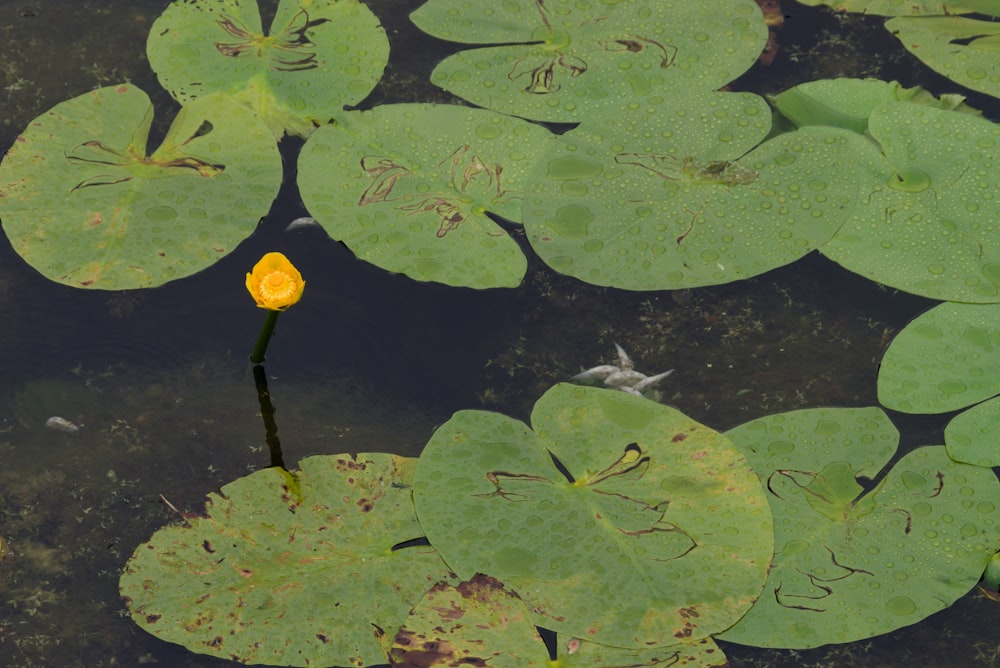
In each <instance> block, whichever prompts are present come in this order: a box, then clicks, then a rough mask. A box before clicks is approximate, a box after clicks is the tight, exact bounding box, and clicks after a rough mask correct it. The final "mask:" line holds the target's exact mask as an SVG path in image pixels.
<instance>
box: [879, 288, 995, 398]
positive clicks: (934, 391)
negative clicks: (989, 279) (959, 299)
mask: <svg viewBox="0 0 1000 668" xmlns="http://www.w3.org/2000/svg"><path fill="white" fill-rule="evenodd" d="M998 330H1000V305H993V304H955V303H945V304H939V305H938V306H935V307H934V308H932V309H930V310H928V311H927V312H926V313H923V314H922V315H920V316H919V317H917V318H916V319H914V320H913V321H912V322H911V323H909V324H908V325H907V326H906V327H905V328H903V330H902V331H901V332H900V333H899V334H897V335H896V338H895V339H893V340H892V343H890V344H889V348H888V349H887V350H886V351H885V355H884V356H883V357H882V365H881V367H879V375H878V398H879V402H880V403H882V404H883V405H884V406H886V407H888V408H892V409H893V410H898V411H902V412H904V413H946V412H948V411H953V410H956V409H959V408H965V407H966V406H971V405H972V404H977V403H979V402H980V401H983V400H984V399H989V398H990V397H993V396H995V395H996V394H998V393H1000V334H998V333H997V332H998Z"/></svg>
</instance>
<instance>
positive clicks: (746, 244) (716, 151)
mask: <svg viewBox="0 0 1000 668" xmlns="http://www.w3.org/2000/svg"><path fill="white" fill-rule="evenodd" d="M600 121H601V122H597V120H596V119H592V120H591V121H588V122H587V123H584V124H582V125H581V126H580V128H578V129H576V130H573V131H570V132H567V133H565V134H563V135H561V136H560V137H559V138H558V139H556V140H555V141H554V142H553V143H552V146H551V148H549V149H548V150H547V151H546V153H545V154H544V155H543V157H542V158H541V159H540V160H539V162H538V165H537V166H536V168H535V172H534V175H533V178H532V181H533V182H534V183H535V187H534V188H533V189H532V191H531V193H530V195H529V197H528V199H527V200H526V201H525V206H524V225H525V229H526V231H527V233H528V238H529V240H530V241H531V245H532V247H533V248H534V249H535V250H536V251H537V252H538V254H539V256H540V257H541V258H542V259H543V260H544V261H545V262H546V263H547V264H549V265H550V266H551V267H552V268H553V269H556V270H557V271H559V272H561V273H565V274H569V275H571V276H575V277H576V278H579V279H581V280H583V281H586V282H588V283H595V284H598V285H612V286H615V287H620V288H626V289H629V290H663V289H683V288H691V287H697V286H704V285H714V284H719V283H727V282H730V281H736V280H741V279H745V278H750V277H751V276H756V275H758V274H761V273H763V272H765V271H768V270H770V269H774V268H775V267H779V266H781V265H784V264H788V263H790V262H793V261H794V260H797V259H798V258H800V257H802V256H803V255H805V254H806V253H808V252H809V251H811V250H813V249H815V248H816V247H817V246H819V245H820V244H822V243H824V242H826V241H827V240H829V239H830V238H831V237H832V236H833V234H834V233H835V232H836V230H837V228H838V227H840V225H841V223H842V222H843V221H844V218H845V216H846V215H847V212H848V209H849V207H850V206H851V205H852V203H853V201H854V199H855V197H856V196H857V178H858V175H857V172H856V170H855V167H854V164H853V163H854V160H855V152H856V151H857V150H859V145H860V144H863V143H864V140H862V139H861V137H859V136H858V135H855V134H854V133H851V132H847V131H844V130H839V129H834V128H819V127H807V128H803V129H802V130H799V131H797V132H791V133H785V134H780V135H778V136H776V137H775V138H773V139H771V140H769V141H766V142H765V141H764V138H765V137H766V136H767V134H768V132H769V130H770V129H771V124H770V111H769V108H768V106H767V104H766V103H765V102H764V100H763V99H762V98H760V97H758V96H756V95H751V94H730V93H711V94H702V95H695V94H689V95H687V96H684V97H683V98H669V99H653V98H650V99H649V100H647V101H646V102H645V103H644V104H642V105H638V104H637V105H635V106H634V107H633V108H631V109H630V110H629V111H627V112H623V111H621V110H617V111H616V112H615V115H614V117H613V118H612V117H610V116H609V117H605V118H601V119H600ZM762 142H763V143H762Z"/></svg>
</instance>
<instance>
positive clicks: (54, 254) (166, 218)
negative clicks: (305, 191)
mask: <svg viewBox="0 0 1000 668" xmlns="http://www.w3.org/2000/svg"><path fill="white" fill-rule="evenodd" d="M152 120H153V107H152V105H151V104H150V101H149V98H148V97H147V96H146V94H145V93H144V92H143V91H141V90H139V89H138V88H135V87H134V86H130V85H128V84H122V85H119V86H109V87H107V88H100V89H98V90H95V91H92V92H90V93H87V94H85V95H81V96H79V97H76V98H73V99H72V100H67V101H66V102H62V103H60V104H58V105H56V106H55V107H53V108H52V109H50V110H49V111H47V112H46V113H44V114H42V115H41V116H39V117H38V118H36V119H35V120H34V121H32V123H31V124H30V125H29V126H28V128H27V129H26V130H25V131H24V133H23V134H21V136H20V137H18V138H17V140H16V141H15V143H14V146H13V147H12V148H11V149H10V151H8V152H7V155H6V156H5V157H4V160H3V164H2V165H0V216H2V217H3V226H4V230H5V231H6V233H7V236H8V238H9V239H10V241H11V244H12V245H13V246H14V249H15V250H16V251H17V252H18V254H19V255H21V257H23V258H24V260H25V261H26V262H28V264H30V265H31V266H33V267H34V268H35V269H37V270H38V271H39V272H41V273H42V274H44V275H45V276H46V277H47V278H49V279H51V280H53V281H56V282H59V283H64V284H66V285H71V286H73V287H82V288H99V289H102V290H122V289H130V288H146V287H153V286H157V285H161V284H163V283H166V282H167V281H171V280H174V279H178V278H182V277H185V276H188V275H190V274H193V273H195V272H197V271H200V270H202V269H204V268H206V267H208V266H210V265H212V264H214V263H215V262H217V261H218V260H219V259H221V258H222V257H224V256H225V255H226V254H227V253H229V252H230V251H232V250H233V249H234V248H235V247H236V245H237V244H239V243H240V242H241V241H243V239H245V238H246V237H248V236H249V235H250V234H251V233H252V232H253V230H254V228H255V227H256V225H257V222H258V221H259V220H260V218H261V217H262V216H264V215H265V214H267V210H268V208H269V207H270V205H271V202H272V200H273V199H274V197H275V195H276V194H277V192H278V187H279V186H280V184H281V177H282V168H281V157H280V155H279V154H278V149H277V146H276V144H275V141H274V137H273V136H272V135H271V133H270V132H269V131H268V130H267V128H266V127H265V126H264V124H263V123H261V122H260V120H259V119H258V118H257V117H256V116H254V115H253V113H252V112H250V111H249V110H248V109H245V108H243V107H241V106H240V105H238V104H236V103H235V102H233V101H232V100H231V99H229V98H227V97H225V96H206V97H203V98H201V99H199V100H197V101H195V102H192V103H191V104H190V105H188V106H186V107H183V108H182V109H181V111H180V112H179V113H178V114H177V117H176V118H175V119H174V122H173V124H172V125H171V126H170V129H169V131H168V132H167V135H166V136H165V137H164V139H163V141H162V143H161V144H160V145H159V146H158V147H157V148H156V149H155V150H154V151H153V152H152V153H151V154H149V155H147V152H146V143H147V141H148V139H149V129H150V124H151V123H152Z"/></svg>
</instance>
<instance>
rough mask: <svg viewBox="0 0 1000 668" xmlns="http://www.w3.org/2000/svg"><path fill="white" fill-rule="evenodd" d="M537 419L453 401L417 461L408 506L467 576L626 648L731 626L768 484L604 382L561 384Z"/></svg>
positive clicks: (569, 628)
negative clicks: (462, 407)
mask: <svg viewBox="0 0 1000 668" xmlns="http://www.w3.org/2000/svg"><path fill="white" fill-rule="evenodd" d="M531 421H532V426H531V427H528V425H526V424H524V423H522V422H519V421H517V420H514V419H511V418H508V417H505V416H503V415H499V414H496V413H490V412H486V411H459V412H458V413H456V414H455V415H453V416H452V418H451V419H450V420H449V421H448V422H446V423H445V424H444V425H442V426H441V427H440V428H439V429H438V430H437V431H436V432H435V434H434V436H433V437H432V438H431V440H430V442H429V443H428V444H427V446H426V447H425V448H424V451H423V453H422V454H421V456H420V461H419V464H418V467H417V472H416V476H415V479H414V503H415V505H416V509H417V516H418V518H419V519H420V523H421V525H422V526H423V527H424V529H425V530H426V533H427V538H428V539H429V540H430V542H431V544H432V545H434V546H435V547H436V548H437V549H438V551H439V552H440V553H441V555H442V557H443V558H444V560H445V561H446V562H447V563H448V565H449V567H451V568H452V570H454V571H455V572H456V573H457V574H458V575H459V577H462V578H470V577H472V576H473V575H474V574H476V573H486V574H489V575H491V576H493V577H496V578H498V579H500V580H501V581H503V582H504V583H505V584H507V585H509V586H510V587H512V588H513V589H514V590H515V591H516V592H517V593H518V595H519V596H520V597H521V598H523V599H524V600H525V602H526V603H527V604H528V606H529V607H530V608H531V611H532V618H533V620H534V622H535V624H537V625H539V626H542V627H545V628H549V629H553V630H555V631H557V632H558V633H559V634H561V635H565V636H569V637H578V638H586V639H588V640H593V641H596V642H599V643H601V644H607V645H612V646H617V647H626V648H632V649H639V648H649V647H654V646H664V645H673V644H676V643H678V642H680V641H684V640H697V639H700V638H705V637H707V636H709V635H711V634H714V633H718V632H719V631H722V630H723V629H725V628H727V627H729V626H730V625H732V624H733V623H734V622H735V621H736V620H737V619H739V618H740V616H741V615H742V614H743V613H744V612H745V611H746V609H747V608H748V607H749V606H750V604H751V603H752V602H753V601H754V599H755V598H756V597H757V595H758V594H759V593H760V587H761V584H762V583H763V580H764V578H765V577H766V573H767V567H768V564H769V563H770V558H771V551H772V548H773V544H772V529H771V518H770V513H769V511H768V509H767V506H766V502H765V501H764V492H763V489H762V488H761V485H760V481H759V480H758V479H757V477H756V476H755V475H754V473H753V471H752V470H751V469H750V467H749V466H748V465H747V463H746V461H745V460H744V459H743V457H742V456H741V455H740V454H738V452H737V451H736V450H735V449H734V448H733V447H732V446H731V445H730V444H729V443H728V442H727V441H726V439H725V438H723V437H721V436H720V435H719V434H718V433H717V432H715V431H713V430H711V429H708V428H707V427H704V426H702V425H700V424H698V423H696V422H694V421H692V420H690V419H689V418H687V417H686V416H684V415H682V414H680V413H678V412H677V411H675V410H673V409H670V408H667V407H665V406H661V405H659V404H656V403H653V402H651V401H648V400H646V399H642V398H640V397H635V396H631V395H626V394H624V393H621V392H614V391H611V390H603V389H595V388H585V387H579V386H575V385H567V384H560V385H556V386H555V387H553V388H552V389H550V390H549V391H548V392H546V393H545V394H544V395H543V396H542V397H541V398H540V399H539V400H538V402H537V403H536V404H535V408H534V410H533V411H532V418H531Z"/></svg>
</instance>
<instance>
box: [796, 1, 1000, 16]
mask: <svg viewBox="0 0 1000 668" xmlns="http://www.w3.org/2000/svg"><path fill="white" fill-rule="evenodd" d="M799 1H800V2H801V3H802V4H803V5H812V6H813V7H815V6H817V5H826V6H828V7H831V8H832V9H835V10H837V11H838V12H859V13H862V14H878V15H880V16H928V15H940V14H951V15H954V14H971V13H974V12H975V13H982V14H989V13H995V12H996V9H997V6H996V0H954V1H952V0H799Z"/></svg>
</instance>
